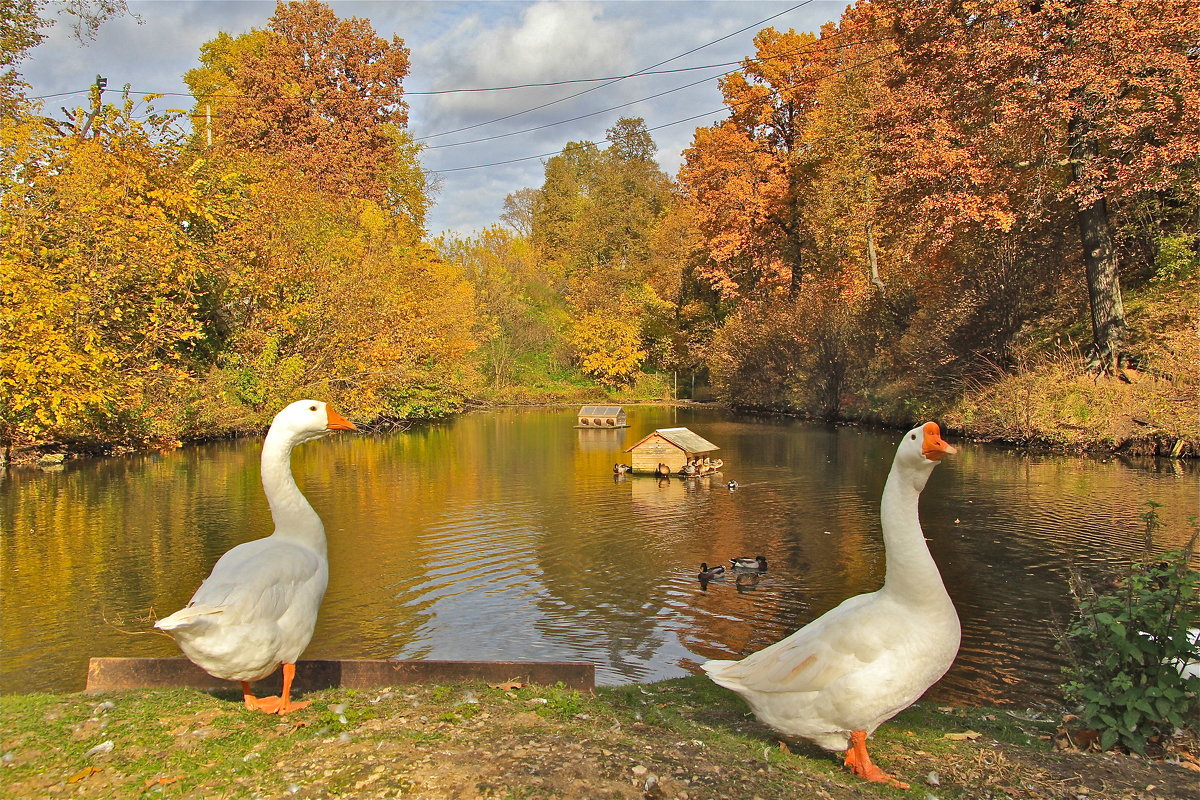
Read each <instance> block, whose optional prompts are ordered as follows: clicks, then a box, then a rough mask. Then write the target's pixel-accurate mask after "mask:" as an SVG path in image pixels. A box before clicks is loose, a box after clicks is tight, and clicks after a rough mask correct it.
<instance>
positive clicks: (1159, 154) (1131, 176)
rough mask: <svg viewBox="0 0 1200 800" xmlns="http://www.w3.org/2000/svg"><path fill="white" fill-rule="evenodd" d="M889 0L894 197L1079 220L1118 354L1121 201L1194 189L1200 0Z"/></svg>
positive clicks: (1002, 225) (965, 214)
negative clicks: (894, 63) (893, 48)
mask: <svg viewBox="0 0 1200 800" xmlns="http://www.w3.org/2000/svg"><path fill="white" fill-rule="evenodd" d="M875 5H876V6H877V7H878V8H879V9H880V10H881V11H882V12H883V13H885V14H887V15H888V16H890V17H891V18H892V20H893V21H894V32H895V36H896V41H897V44H898V47H899V55H900V59H901V64H902V66H901V67H900V69H899V71H898V72H897V74H896V75H895V76H894V77H893V82H894V83H895V85H896V91H895V93H894V95H893V97H892V102H891V103H889V104H888V107H887V110H886V113H885V114H883V115H881V120H882V127H883V129H884V131H885V138H886V140H887V147H888V149H889V151H890V153H891V155H892V162H891V163H892V164H894V165H896V169H895V172H894V180H893V181H892V183H891V185H890V189H891V193H892V197H893V198H894V202H896V203H897V204H902V205H903V206H904V207H905V208H906V209H907V210H908V211H909V213H913V214H918V215H922V216H924V217H925V219H926V220H928V222H929V226H928V227H929V229H930V230H931V231H935V232H941V233H942V234H943V235H944V234H945V233H946V232H950V231H952V230H954V229H955V228H956V226H962V225H966V226H967V227H974V228H977V229H981V230H985V231H986V230H998V231H1010V230H1015V229H1020V228H1022V227H1024V228H1029V227H1039V226H1042V225H1044V224H1046V223H1047V222H1049V223H1050V224H1052V225H1061V224H1062V222H1064V221H1065V220H1070V221H1071V223H1072V225H1073V227H1074V228H1075V229H1076V231H1077V237H1078V238H1077V240H1076V242H1077V243H1076V245H1075V247H1074V248H1073V249H1074V254H1073V258H1072V260H1073V261H1074V262H1075V263H1079V262H1082V265H1083V267H1084V272H1085V275H1086V286H1087V291H1088V299H1089V307H1090V312H1091V313H1090V316H1091V327H1092V338H1093V341H1094V349H1095V352H1096V356H1097V358H1098V361H1099V364H1100V365H1101V366H1103V367H1105V368H1109V369H1111V368H1112V367H1113V366H1114V365H1115V362H1116V360H1117V357H1118V355H1119V353H1120V350H1121V346H1122V343H1123V341H1124V339H1125V329H1126V322H1125V316H1124V311H1123V306H1122V298H1121V286H1120V280H1119V277H1118V261H1119V258H1120V253H1119V242H1118V241H1117V234H1116V225H1117V223H1116V222H1115V221H1114V217H1116V216H1118V215H1120V214H1121V213H1122V212H1123V211H1125V210H1127V209H1128V208H1129V207H1130V205H1131V204H1132V203H1133V202H1135V201H1136V199H1137V197H1138V196H1139V195H1144V194H1145V193H1165V194H1167V195H1176V196H1179V195H1180V194H1181V193H1183V194H1190V193H1191V192H1193V191H1194V186H1192V187H1190V188H1189V187H1187V186H1186V181H1187V178H1186V176H1187V175H1189V174H1190V175H1192V177H1193V178H1194V165H1195V163H1196V159H1197V157H1198V156H1200V126H1197V125H1196V124H1195V120H1196V119H1197V118H1200V62H1197V60H1196V58H1195V47H1196V43H1197V41H1200V15H1197V14H1196V9H1195V5H1194V3H1190V2H1187V0H1166V2H1159V0H1134V1H1133V2H1112V1H1110V0H1068V1H1059V2H1031V3H1013V2H1009V0H984V1H983V2H978V3H971V4H967V5H964V4H962V3H958V2H953V0H938V1H937V2H931V3H916V2H912V1H911V0H878V2H877V3H876V4H875ZM1064 213H1065V214H1068V215H1069V216H1067V217H1066V218H1065V219H1064V216H1063V215H1064ZM935 235H936V234H935Z"/></svg>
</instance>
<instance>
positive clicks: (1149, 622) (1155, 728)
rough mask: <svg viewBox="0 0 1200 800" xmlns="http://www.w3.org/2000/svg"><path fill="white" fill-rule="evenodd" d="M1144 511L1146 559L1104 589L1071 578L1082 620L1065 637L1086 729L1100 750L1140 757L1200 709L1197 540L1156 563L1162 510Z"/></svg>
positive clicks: (1072, 691)
mask: <svg viewBox="0 0 1200 800" xmlns="http://www.w3.org/2000/svg"><path fill="white" fill-rule="evenodd" d="M1146 506H1147V508H1148V510H1147V511H1146V513H1144V514H1143V515H1142V519H1144V520H1145V522H1146V549H1145V553H1144V555H1143V557H1142V558H1141V559H1140V560H1138V561H1135V562H1134V563H1133V564H1132V565H1131V566H1130V568H1129V572H1128V574H1126V575H1124V576H1121V577H1118V578H1113V579H1110V580H1109V581H1107V582H1106V583H1105V584H1104V585H1102V586H1100V587H1096V586H1093V585H1092V584H1090V583H1088V582H1087V581H1085V580H1083V579H1082V578H1081V577H1080V576H1078V575H1075V576H1073V577H1072V587H1071V589H1072V594H1073V596H1074V599H1075V603H1076V612H1075V614H1074V616H1073V618H1072V620H1071V623H1070V625H1069V626H1068V628H1067V630H1066V631H1065V633H1064V635H1063V637H1062V649H1063V650H1064V651H1065V652H1066V654H1067V656H1068V659H1069V661H1070V666H1069V667H1067V668H1066V669H1065V670H1064V672H1065V673H1066V675H1067V678H1068V681H1067V683H1065V684H1063V686H1062V689H1063V692H1064V694H1065V695H1066V697H1067V699H1068V700H1071V701H1074V702H1077V703H1079V704H1080V706H1081V710H1080V711H1079V716H1080V719H1081V721H1082V722H1083V724H1084V725H1086V726H1087V727H1089V728H1094V729H1096V730H1097V731H1099V732H1100V748H1101V749H1102V750H1107V749H1109V748H1111V747H1113V746H1115V745H1118V744H1119V745H1121V746H1123V747H1125V748H1127V749H1128V750H1131V751H1133V752H1136V753H1140V754H1145V753H1146V750H1147V747H1148V746H1149V745H1152V744H1155V743H1160V742H1161V741H1162V740H1163V737H1166V736H1169V735H1171V734H1172V733H1173V732H1174V731H1175V730H1177V729H1180V728H1184V727H1185V726H1187V725H1189V724H1194V723H1195V719H1196V716H1195V714H1196V711H1197V710H1198V709H1200V676H1196V675H1191V676H1187V675H1185V674H1184V671H1183V669H1182V667H1183V665H1184V664H1187V663H1189V662H1195V661H1196V660H1197V659H1198V658H1200V653H1198V652H1197V650H1198V648H1200V645H1198V644H1197V642H1196V640H1195V637H1196V630H1195V629H1196V628H1197V627H1198V626H1200V593H1198V590H1197V582H1198V580H1200V573H1197V572H1196V571H1195V570H1194V569H1192V568H1191V567H1190V566H1189V564H1190V563H1191V560H1192V555H1193V554H1194V553H1195V549H1196V542H1197V534H1193V535H1192V538H1191V541H1190V542H1189V543H1188V544H1187V546H1185V547H1184V548H1183V549H1180V550H1173V551H1170V552H1167V553H1161V554H1159V555H1157V556H1153V555H1152V554H1151V552H1150V543H1151V540H1152V538H1153V534H1154V531H1155V530H1156V529H1157V528H1158V527H1159V525H1160V522H1159V518H1158V514H1157V511H1156V509H1157V508H1158V503H1155V502H1153V501H1150V502H1147V503H1146Z"/></svg>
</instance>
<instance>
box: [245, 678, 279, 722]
mask: <svg viewBox="0 0 1200 800" xmlns="http://www.w3.org/2000/svg"><path fill="white" fill-rule="evenodd" d="M242 701H243V702H244V703H245V704H246V708H247V709H249V710H250V711H262V712H263V713H264V714H278V713H279V707H280V706H281V705H282V703H283V701H282V700H281V699H280V698H278V697H276V696H274V695H272V696H271V697H255V696H254V693H253V692H251V691H250V684H249V683H246V681H242Z"/></svg>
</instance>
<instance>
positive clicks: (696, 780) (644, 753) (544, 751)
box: [0, 677, 1192, 800]
mask: <svg viewBox="0 0 1200 800" xmlns="http://www.w3.org/2000/svg"><path fill="white" fill-rule="evenodd" d="M303 699H305V700H309V701H311V705H310V706H309V707H308V708H307V709H304V710H302V711H300V712H297V713H295V714H293V715H289V716H287V717H284V718H279V717H273V716H267V715H264V714H257V713H250V712H247V711H245V709H244V708H242V706H241V704H240V698H239V697H238V696H236V695H235V694H234V693H225V694H222V695H220V696H215V697H214V696H210V695H208V694H204V693H201V692H197V691H191V690H184V689H178V690H153V691H149V690H147V691H135V692H122V693H110V694H105V695H95V696H87V695H81V694H70V695H47V694H34V695H12V696H0V758H2V761H0V798H18V797H19V798H25V799H26V800H32V799H34V798H42V797H86V798H96V800H125V799H126V798H143V797H206V798H207V797H238V798H240V797H256V796H261V797H292V796H294V797H297V798H305V797H311V798H334V797H339V798H341V797H344V798H354V799H355V800H363V799H364V798H374V797H397V796H403V797H421V798H433V799H436V798H443V797H445V798H449V797H460V796H471V795H469V793H468V795H463V794H462V792H463V791H464V790H466V788H467V787H471V789H472V790H473V791H474V792H475V795H473V796H479V797H487V798H507V797H513V798H518V797H537V798H551V797H572V798H583V797H588V798H591V797H618V796H627V795H626V794H623V792H624V793H627V792H628V791H629V788H630V787H633V786H635V785H637V786H640V785H641V783H643V782H644V781H645V780H646V779H647V777H646V776H648V775H653V776H655V778H656V780H658V781H659V782H660V784H661V787H662V789H663V793H662V795H661V796H663V797H678V796H679V794H680V793H686V794H688V796H689V797H690V798H693V800H698V799H699V798H710V797H711V798H716V797H753V796H755V795H758V796H760V797H764V798H766V797H822V796H823V797H827V798H834V800H850V798H860V797H867V798H870V797H881V798H891V797H923V795H922V794H919V793H918V794H912V793H905V792H903V791H900V790H897V789H891V788H888V787H881V786H876V785H868V784H865V783H864V782H863V781H861V780H859V779H858V778H855V777H854V776H851V775H849V774H848V773H847V772H846V771H845V770H844V768H843V767H842V765H841V761H840V758H838V757H835V756H834V755H832V754H829V753H826V752H825V751H823V750H820V749H819V748H817V747H815V746H812V745H810V744H807V743H804V742H798V741H788V742H787V745H786V746H781V745H780V741H779V739H778V737H776V736H775V735H774V734H773V733H772V732H771V731H769V730H768V729H767V728H765V727H764V726H762V725H761V724H760V723H758V722H757V721H756V720H755V719H754V718H753V717H752V716H751V715H750V714H749V713H748V710H747V708H746V706H745V705H744V703H743V702H742V701H741V700H740V699H739V698H737V697H736V696H735V695H733V694H732V693H730V692H728V691H726V690H724V689H721V688H719V687H717V686H715V685H714V684H712V683H711V682H709V681H708V680H706V679H704V678H701V677H692V678H682V679H676V680H669V681H663V682H660V683H654V684H646V685H632V686H621V687H602V688H600V689H597V690H596V691H595V692H594V693H588V692H579V691H576V690H572V689H568V688H566V687H563V686H561V685H560V686H523V687H511V688H493V687H489V686H487V685H485V684H455V685H445V686H400V687H393V688H391V689H387V690H383V689H380V690H376V691H350V690H326V691H322V692H316V693H312V694H309V695H306V696H305V697H304V698H303ZM1054 728H1055V721H1054V720H1050V719H1042V718H1038V717H1036V716H1029V715H1027V714H1023V713H1016V712H1013V713H1010V712H1008V711H1004V710H998V709H957V708H956V709H951V708H939V707H937V706H935V705H930V704H921V705H918V706H915V707H913V708H911V709H909V710H907V711H905V712H904V713H902V714H901V715H899V716H898V717H896V718H895V719H894V720H892V721H890V722H888V723H886V724H884V725H883V726H882V727H881V728H880V729H879V730H878V731H877V732H876V734H875V736H874V737H873V738H872V740H871V753H872V756H873V758H874V759H875V760H876V761H877V762H878V763H879V764H880V765H881V766H882V767H883V768H884V769H887V770H889V771H892V772H894V773H896V774H898V775H900V776H902V777H904V778H905V779H907V780H909V781H910V782H912V783H913V784H914V791H918V792H919V790H921V789H923V788H928V787H925V786H923V785H922V782H923V781H924V780H925V778H926V776H927V775H929V774H930V772H938V773H940V774H941V775H942V776H943V779H942V781H941V784H940V785H939V787H938V788H937V789H936V790H935V793H936V796H937V797H938V798H939V800H954V798H962V799H963V800H965V799H966V798H976V797H985V796H992V797H1003V796H1011V793H1012V792H1013V791H1016V792H1017V795H1018V796H1024V795H1022V792H1023V791H1024V790H1023V788H1022V787H1024V786H1025V785H1027V784H1028V783H1029V782H1030V781H1033V782H1037V781H1041V780H1044V779H1046V778H1045V776H1054V777H1055V778H1056V780H1058V781H1059V782H1060V783H1061V784H1062V785H1061V787H1060V788H1062V791H1061V792H1058V793H1056V791H1057V790H1051V789H1047V790H1046V791H1044V792H1043V793H1042V794H1041V795H1039V796H1044V797H1048V798H1058V797H1062V798H1064V799H1065V798H1067V797H1071V798H1075V797H1076V796H1077V794H1078V792H1077V791H1076V790H1077V789H1078V788H1079V787H1080V786H1081V785H1084V786H1086V785H1088V780H1089V778H1088V768H1087V767H1086V765H1085V764H1081V763H1078V762H1065V763H1061V764H1060V763H1059V762H1060V761H1061V760H1062V759H1063V758H1067V757H1066V756H1059V755H1056V754H1053V753H1052V752H1051V750H1050V743H1049V738H1050V736H1051V735H1052V734H1053V732H1054ZM968 731H974V732H978V733H979V734H980V737H979V738H978V739H977V740H966V741H961V740H954V739H949V738H946V734H947V733H964V732H968ZM107 741H111V742H113V745H112V749H111V750H110V751H108V752H97V751H93V750H92V748H94V747H96V746H97V745H100V744H102V743H104V742H107ZM89 751H91V754H89ZM997 758H1006V759H1007V760H1006V761H1004V762H1003V769H1001V770H999V771H998V770H997V767H996V759H997ZM1074 758H1076V759H1087V758H1088V757H1087V756H1080V755H1076V756H1074ZM1105 763H1106V769H1108V770H1111V769H1113V767H1112V762H1111V760H1106V762H1105ZM1129 764H1131V765H1132V767H1131V768H1134V769H1136V770H1141V771H1142V772H1139V773H1138V774H1136V775H1134V776H1133V777H1132V778H1131V779H1130V781H1129V782H1127V784H1126V786H1137V788H1138V789H1141V788H1144V786H1145V785H1147V784H1148V783H1154V784H1156V785H1158V786H1160V787H1163V788H1160V790H1158V791H1157V792H1156V795H1155V796H1156V797H1173V796H1179V797H1183V796H1186V794H1185V793H1181V794H1178V795H1173V794H1171V791H1170V789H1171V787H1172V786H1174V785H1179V786H1188V787H1190V786H1191V785H1192V783H1191V781H1190V779H1191V775H1190V774H1188V773H1184V772H1183V771H1182V770H1181V769H1180V768H1178V767H1172V766H1169V765H1167V766H1160V767H1155V766H1154V765H1152V764H1150V763H1149V762H1146V761H1144V760H1130V761H1129ZM93 767H94V768H98V771H95V772H86V773H85V771H86V770H88V769H89V768H93ZM1151 769H1160V770H1172V769H1173V770H1176V771H1177V772H1179V773H1180V775H1181V776H1182V777H1178V776H1177V777H1172V775H1171V774H1167V775H1165V776H1164V775H1160V774H1157V773H1154V772H1145V771H1146V770H1151ZM635 770H640V771H635ZM1055 770H1057V772H1055ZM81 776H82V777H81ZM1079 776H1084V777H1079ZM73 778H74V779H76V780H75V781H74V782H71V781H72V779H73ZM160 780H161V781H164V782H165V783H162V784H161V785H160V784H159V781H160ZM1172 780H1174V781H1175V783H1174V784H1173V783H1172ZM1139 782H1140V786H1139V785H1138V783H1139ZM984 783H989V784H991V785H993V788H996V787H998V788H996V790H995V791H993V790H992V789H988V791H987V792H981V791H980V786H981V785H982V784H984ZM1056 785H1058V784H1056ZM1110 786H1111V787H1117V788H1119V786H1120V785H1119V784H1116V783H1114V782H1113V775H1112V773H1111V771H1110V772H1109V773H1107V774H1105V775H1104V776H1103V779H1102V780H1099V781H1098V782H1092V783H1091V784H1090V791H1091V794H1090V798H1091V800H1100V799H1101V798H1105V797H1113V798H1114V799H1115V798H1118V797H1121V798H1123V797H1125V796H1126V795H1124V794H1121V793H1118V792H1116V789H1115V788H1114V789H1113V793H1110V794H1106V793H1105V792H1106V791H1108V789H1106V787H1110ZM621 787H625V788H621ZM1068 790H1069V791H1068ZM638 791H639V792H640V791H641V790H640V789H639V790H638Z"/></svg>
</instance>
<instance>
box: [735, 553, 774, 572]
mask: <svg viewBox="0 0 1200 800" xmlns="http://www.w3.org/2000/svg"><path fill="white" fill-rule="evenodd" d="M729 563H730V564H733V568H734V569H756V570H758V571H759V572H766V571H767V559H766V557H765V556H755V557H754V558H750V557H749V556H738V557H737V558H731V559H729Z"/></svg>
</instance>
